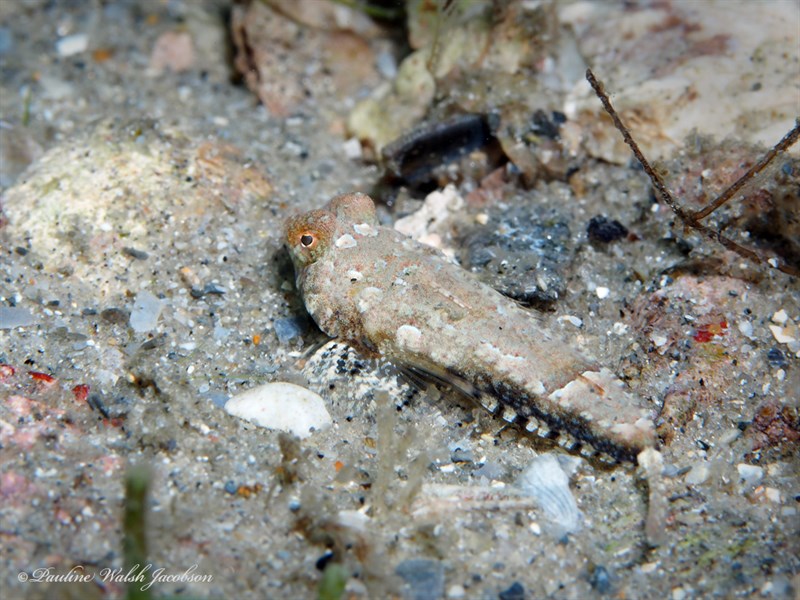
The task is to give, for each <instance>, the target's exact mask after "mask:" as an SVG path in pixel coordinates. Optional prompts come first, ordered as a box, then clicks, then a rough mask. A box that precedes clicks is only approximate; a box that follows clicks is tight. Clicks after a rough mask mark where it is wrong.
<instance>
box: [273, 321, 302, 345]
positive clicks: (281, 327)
mask: <svg viewBox="0 0 800 600" xmlns="http://www.w3.org/2000/svg"><path fill="white" fill-rule="evenodd" d="M273 326H274V327H275V335H277V336H278V341H279V342H280V343H281V344H285V343H286V342H288V341H290V340H293V339H294V338H296V337H300V336H301V335H303V332H304V331H305V330H306V329H307V328H308V320H307V319H305V318H303V317H286V318H283V319H275V323H273Z"/></svg>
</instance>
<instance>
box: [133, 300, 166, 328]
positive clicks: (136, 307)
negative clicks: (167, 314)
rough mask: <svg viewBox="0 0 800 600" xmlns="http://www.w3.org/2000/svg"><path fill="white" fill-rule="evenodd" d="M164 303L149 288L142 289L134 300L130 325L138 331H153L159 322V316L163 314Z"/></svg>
mask: <svg viewBox="0 0 800 600" xmlns="http://www.w3.org/2000/svg"><path fill="white" fill-rule="evenodd" d="M162 307H163V303H162V302H161V300H159V299H158V298H156V297H155V296H154V295H153V294H151V293H150V292H148V291H147V290H142V291H141V292H139V293H138V294H136V298H134V300H133V310H132V311H131V318H130V321H129V323H130V326H131V329H133V330H134V331H136V332H137V333H145V332H147V331H152V330H153V329H155V328H156V325H157V324H158V317H159V316H160V315H161V309H162Z"/></svg>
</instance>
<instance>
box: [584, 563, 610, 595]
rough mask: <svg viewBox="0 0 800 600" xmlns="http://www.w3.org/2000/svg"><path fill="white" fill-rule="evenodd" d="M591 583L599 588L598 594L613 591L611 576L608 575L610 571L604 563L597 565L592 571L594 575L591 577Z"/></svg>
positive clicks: (596, 588) (595, 587)
mask: <svg viewBox="0 0 800 600" xmlns="http://www.w3.org/2000/svg"><path fill="white" fill-rule="evenodd" d="M589 583H590V584H591V586H592V587H593V588H594V589H595V590H597V593H598V594H607V593H608V592H610V591H611V578H610V577H609V575H608V571H607V570H606V568H605V567H604V566H602V565H597V566H595V568H594V571H592V575H591V577H590V579H589Z"/></svg>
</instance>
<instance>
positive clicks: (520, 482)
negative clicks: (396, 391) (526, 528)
mask: <svg viewBox="0 0 800 600" xmlns="http://www.w3.org/2000/svg"><path fill="white" fill-rule="evenodd" d="M517 486H518V487H519V489H520V490H521V491H522V492H523V493H524V494H526V495H528V496H531V497H533V498H535V499H536V502H537V503H538V504H539V506H540V507H541V508H542V510H543V511H544V513H545V515H546V516H547V517H548V518H549V519H550V520H551V521H552V525H553V526H554V529H555V531H554V532H553V533H554V534H555V535H556V537H563V536H564V535H566V534H569V533H575V532H576V531H578V530H579V529H580V528H581V513H580V511H579V510H578V505H577V503H576V502H575V497H574V496H573V495H572V491H571V490H570V489H569V477H568V476H567V474H566V473H565V472H564V470H563V469H562V468H561V465H560V464H559V462H558V459H557V458H556V457H555V456H553V455H552V454H543V455H541V456H537V457H536V458H535V459H533V460H532V461H531V462H530V464H529V465H528V466H527V468H526V469H525V470H524V471H523V472H522V474H521V475H520V476H519V479H517Z"/></svg>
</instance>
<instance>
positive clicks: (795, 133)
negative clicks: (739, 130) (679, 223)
mask: <svg viewBox="0 0 800 600" xmlns="http://www.w3.org/2000/svg"><path fill="white" fill-rule="evenodd" d="M798 137H800V122H796V123H795V125H794V127H793V128H792V130H791V131H790V132H789V133H787V134H786V135H785V136H783V139H782V140H781V141H780V142H778V143H777V144H776V145H775V146H773V147H772V148H770V150H769V152H767V153H766V154H765V155H764V156H763V157H762V158H761V160H760V161H758V162H757V163H756V164H755V165H753V166H752V167H750V170H749V171H747V173H745V174H744V175H742V176H741V177H739V179H737V180H736V181H734V182H733V183H732V184H731V186H730V187H729V188H728V189H727V190H725V191H724V192H722V193H721V194H720V195H719V196H717V199H716V200H714V201H713V202H710V203H709V204H707V205H706V206H704V207H703V208H701V209H700V210H697V211H695V212H693V213H692V218H693V219H694V220H695V221H699V220H700V219H704V218H706V217H707V216H708V215H710V214H711V213H712V212H714V211H715V210H717V209H718V208H719V207H720V206H722V205H723V204H725V203H726V202H727V201H728V200H730V199H731V198H732V197H733V195H734V194H736V192H738V191H739V190H740V189H742V188H743V187H744V186H745V184H747V183H749V182H750V180H751V179H752V178H753V177H755V176H756V175H758V174H759V173H760V172H761V171H763V170H764V169H766V168H767V165H769V163H771V162H772V160H773V159H774V158H775V157H776V156H777V155H778V154H780V153H781V152H785V151H786V150H787V149H789V148H790V147H791V146H792V145H793V144H794V143H795V142H796V141H797V138H798Z"/></svg>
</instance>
